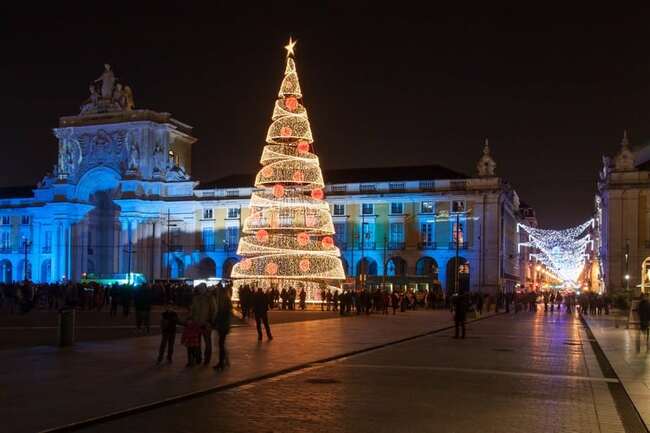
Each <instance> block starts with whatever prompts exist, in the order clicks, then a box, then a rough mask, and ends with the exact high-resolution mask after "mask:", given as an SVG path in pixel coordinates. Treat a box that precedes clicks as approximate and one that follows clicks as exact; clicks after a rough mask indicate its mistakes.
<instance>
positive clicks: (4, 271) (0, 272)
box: [0, 259, 13, 284]
mask: <svg viewBox="0 0 650 433" xmlns="http://www.w3.org/2000/svg"><path fill="white" fill-rule="evenodd" d="M0 281H2V282H3V283H5V284H9V283H11V282H12V281H13V277H12V268H11V262H10V261H9V260H7V259H4V260H2V261H0Z"/></svg>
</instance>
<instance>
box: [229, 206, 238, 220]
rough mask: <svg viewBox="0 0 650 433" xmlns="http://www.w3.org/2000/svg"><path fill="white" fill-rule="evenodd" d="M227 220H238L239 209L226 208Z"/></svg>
mask: <svg viewBox="0 0 650 433" xmlns="http://www.w3.org/2000/svg"><path fill="white" fill-rule="evenodd" d="M228 218H239V208H238V207H229V208H228Z"/></svg>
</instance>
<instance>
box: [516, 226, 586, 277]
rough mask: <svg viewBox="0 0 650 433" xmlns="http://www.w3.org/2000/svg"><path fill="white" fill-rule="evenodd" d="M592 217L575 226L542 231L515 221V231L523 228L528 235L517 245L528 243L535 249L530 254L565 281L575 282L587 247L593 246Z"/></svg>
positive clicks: (526, 244) (527, 244) (580, 270)
mask: <svg viewBox="0 0 650 433" xmlns="http://www.w3.org/2000/svg"><path fill="white" fill-rule="evenodd" d="M593 223H594V221H593V219H591V220H589V221H586V222H584V223H583V224H580V225H579V226H576V227H571V228H568V229H564V230H546V229H538V228H535V227H530V226H527V225H524V224H518V225H517V230H519V229H520V228H521V229H523V230H524V231H525V232H526V233H527V234H528V242H522V243H520V244H519V245H520V246H529V247H532V248H535V249H537V251H538V252H536V253H533V254H531V256H532V257H534V258H536V259H537V260H539V261H540V262H542V263H543V264H544V265H546V267H548V268H549V269H550V270H551V271H552V272H553V273H555V274H556V275H558V276H559V277H560V278H562V279H564V281H565V282H568V283H571V284H574V285H575V284H576V283H577V281H578V278H579V276H580V274H581V273H582V270H583V269H584V266H585V263H586V257H587V256H588V254H587V248H588V247H589V246H592V245H593V241H592V239H591V234H590V233H589V232H588V229H589V228H590V227H593Z"/></svg>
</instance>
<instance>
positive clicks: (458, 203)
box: [451, 200, 465, 212]
mask: <svg viewBox="0 0 650 433" xmlns="http://www.w3.org/2000/svg"><path fill="white" fill-rule="evenodd" d="M451 211H452V212H465V202H464V201H463V200H454V201H452V202H451Z"/></svg>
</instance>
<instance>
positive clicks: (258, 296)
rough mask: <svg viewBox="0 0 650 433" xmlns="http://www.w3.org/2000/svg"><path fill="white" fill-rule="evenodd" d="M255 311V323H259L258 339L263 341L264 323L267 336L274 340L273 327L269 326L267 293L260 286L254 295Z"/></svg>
mask: <svg viewBox="0 0 650 433" xmlns="http://www.w3.org/2000/svg"><path fill="white" fill-rule="evenodd" d="M253 312H254V313H255V323H256V324H257V339H258V340H259V341H262V324H264V329H265V330H266V337H267V338H268V339H269V340H273V336H272V335H271V327H270V326H269V314H268V312H269V304H268V302H267V298H266V294H265V293H264V292H263V291H262V288H261V287H258V288H257V292H255V294H254V295H253Z"/></svg>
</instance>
